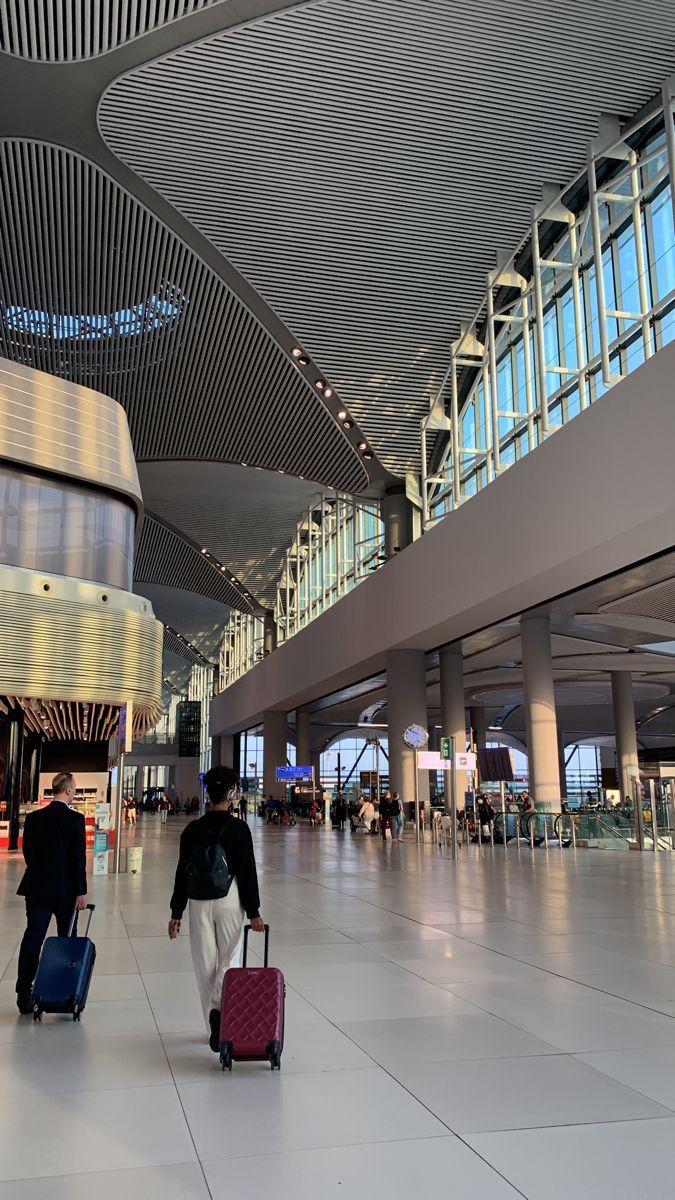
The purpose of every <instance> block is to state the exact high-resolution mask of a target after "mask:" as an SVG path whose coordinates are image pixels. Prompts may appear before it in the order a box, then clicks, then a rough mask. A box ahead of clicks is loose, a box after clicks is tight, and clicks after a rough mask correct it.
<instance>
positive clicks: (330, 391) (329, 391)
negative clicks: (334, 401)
mask: <svg viewBox="0 0 675 1200" xmlns="http://www.w3.org/2000/svg"><path fill="white" fill-rule="evenodd" d="M323 394H324V396H325V397H326V400H330V398H331V396H332V395H333V389H332V387H327V388H325V390H324V393H323Z"/></svg>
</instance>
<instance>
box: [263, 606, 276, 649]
mask: <svg viewBox="0 0 675 1200" xmlns="http://www.w3.org/2000/svg"><path fill="white" fill-rule="evenodd" d="M276 648H277V623H276V619H275V616H274V613H273V612H271V611H268V612H266V613H265V628H264V633H263V653H264V654H271V653H272V651H273V650H276Z"/></svg>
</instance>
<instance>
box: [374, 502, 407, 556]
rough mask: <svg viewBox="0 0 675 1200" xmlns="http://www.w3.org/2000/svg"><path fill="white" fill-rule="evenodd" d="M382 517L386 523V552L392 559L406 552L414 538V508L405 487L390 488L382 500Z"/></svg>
mask: <svg viewBox="0 0 675 1200" xmlns="http://www.w3.org/2000/svg"><path fill="white" fill-rule="evenodd" d="M380 516H381V517H382V521H383V523H384V552H385V554H386V556H387V558H392V557H393V556H394V555H395V554H398V553H399V551H400V550H405V547H406V546H409V545H410V543H411V542H412V540H413V537H414V528H413V521H414V518H413V507H412V504H411V503H410V501H409V499H408V497H407V496H406V493H405V486H403V485H402V486H400V487H393V488H389V489H388V490H387V492H386V493H385V495H384V496H383V497H382V499H381V500H380Z"/></svg>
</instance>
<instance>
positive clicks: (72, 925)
mask: <svg viewBox="0 0 675 1200" xmlns="http://www.w3.org/2000/svg"><path fill="white" fill-rule="evenodd" d="M95 908H96V905H95V904H88V905H87V909H88V911H89V920H88V921H87V928H86V929H85V932H84V936H85V937H89V927H90V925H91V918H92V917H93V915H94V909H95ZM76 920H77V909H76V908H75V909H73V915H72V917H71V918H70V926H69V928H68V937H72V936H73V930H74V928H75V922H76Z"/></svg>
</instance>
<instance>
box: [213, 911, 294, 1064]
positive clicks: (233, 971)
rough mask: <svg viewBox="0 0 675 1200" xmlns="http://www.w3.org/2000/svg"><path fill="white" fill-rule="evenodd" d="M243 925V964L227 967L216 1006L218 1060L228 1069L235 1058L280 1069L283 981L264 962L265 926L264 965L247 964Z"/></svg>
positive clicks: (266, 939)
mask: <svg viewBox="0 0 675 1200" xmlns="http://www.w3.org/2000/svg"><path fill="white" fill-rule="evenodd" d="M250 928H251V926H250V925H247V926H246V928H245V929H244V965H243V967H230V969H229V971H226V972H225V979H224V980H223V1000H222V1005H221V1009H220V1064H221V1067H222V1069H223V1071H224V1070H225V1069H226V1068H227V1070H228V1071H231V1070H232V1063H233V1061H234V1060H235V1059H237V1060H239V1061H248V1062H256V1061H263V1062H264V1061H267V1062H269V1064H270V1066H271V1068H272V1070H274V1069H275V1067H276V1069H277V1071H280V1070H281V1052H282V1050H283V1048H284V1005H285V997H286V985H285V983H284V977H283V975H282V973H281V971H280V970H278V968H277V967H269V966H268V965H267V963H268V958H269V942H270V927H269V925H266V926H265V965H264V967H247V966H246V958H247V954H248V934H249V930H250Z"/></svg>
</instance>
